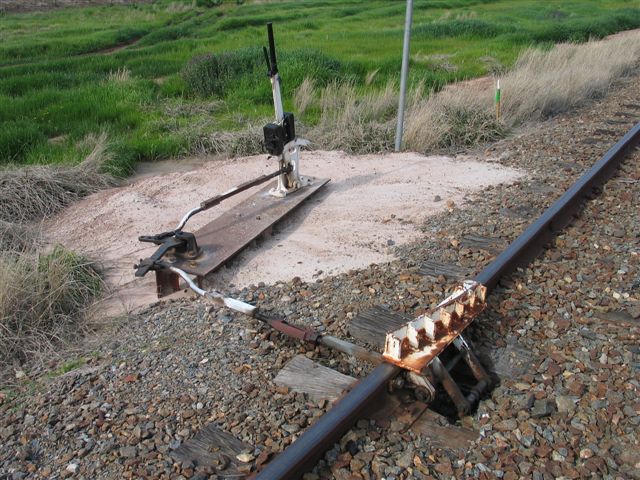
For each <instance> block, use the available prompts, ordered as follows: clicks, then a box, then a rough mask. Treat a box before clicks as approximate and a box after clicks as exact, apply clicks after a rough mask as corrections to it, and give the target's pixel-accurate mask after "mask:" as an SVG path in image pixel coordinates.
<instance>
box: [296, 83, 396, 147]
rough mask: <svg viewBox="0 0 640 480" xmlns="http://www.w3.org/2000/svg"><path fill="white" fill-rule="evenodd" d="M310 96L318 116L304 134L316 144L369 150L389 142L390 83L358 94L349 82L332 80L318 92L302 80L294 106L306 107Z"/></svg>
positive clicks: (393, 102) (393, 100)
mask: <svg viewBox="0 0 640 480" xmlns="http://www.w3.org/2000/svg"><path fill="white" fill-rule="evenodd" d="M310 85H311V86H310ZM310 99H311V100H310ZM313 99H317V100H316V101H317V102H318V104H319V109H320V118H319V120H318V122H317V124H316V125H315V126H314V127H312V128H311V129H310V130H309V131H308V132H306V135H308V137H309V138H310V139H311V140H312V142H313V143H314V146H315V147H319V148H324V149H328V150H344V151H346V152H350V153H370V152H380V151H385V150H388V149H389V148H390V146H391V145H392V143H393V131H394V127H393V116H394V115H395V110H396V108H397V105H396V104H397V94H396V88H395V87H394V84H393V83H388V84H387V85H386V86H385V88H384V89H382V90H381V91H378V92H367V93H361V92H359V91H358V89H357V88H356V87H355V86H354V85H353V84H352V83H349V82H343V83H338V82H332V83H330V84H329V85H327V86H326V87H325V88H324V89H322V91H321V92H317V91H315V88H313V85H312V84H310V83H308V82H307V81H305V82H303V83H302V85H301V88H300V89H298V91H297V92H296V95H295V96H294V101H295V102H296V108H299V107H301V106H303V107H304V106H305V105H304V104H305V103H306V106H308V105H309V104H311V101H312V100H313ZM303 110H304V108H303Z"/></svg>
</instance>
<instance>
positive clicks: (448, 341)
mask: <svg viewBox="0 0 640 480" xmlns="http://www.w3.org/2000/svg"><path fill="white" fill-rule="evenodd" d="M267 31H268V37H269V50H268V51H267V49H266V48H264V49H263V50H264V55H265V60H266V63H267V66H268V74H269V78H270V80H271V86H272V93H273V102H274V105H275V114H276V120H275V122H273V123H269V124H267V125H265V126H264V129H263V131H264V147H265V150H266V151H267V152H268V153H269V154H270V155H271V156H274V157H276V158H277V160H278V167H279V168H278V170H277V171H275V172H273V173H270V174H267V175H263V176H262V177H259V178H256V179H254V180H251V181H249V182H246V183H244V184H242V185H239V186H237V187H235V188H233V189H231V190H229V191H228V192H225V193H223V194H220V195H217V196H215V197H212V198H210V199H208V200H205V201H204V202H202V203H201V204H200V206H199V207H196V208H194V209H192V210H190V211H189V212H187V214H186V215H185V216H184V217H183V218H182V220H181V221H180V223H179V224H178V226H177V227H176V229H175V230H172V231H169V232H164V233H161V234H158V235H154V236H143V237H140V241H143V242H152V243H155V244H157V245H160V247H159V248H158V250H157V251H156V252H155V253H154V254H153V255H152V256H151V257H149V258H147V259H145V260H141V261H140V264H139V265H136V269H137V270H136V276H144V275H145V274H146V273H148V272H149V271H150V270H154V271H156V274H158V273H162V272H164V273H165V274H166V273H170V274H173V275H175V276H176V278H178V277H179V278H182V279H183V280H184V281H185V282H186V284H187V285H188V286H189V288H191V289H192V290H193V291H194V292H196V293H197V294H198V295H201V296H203V297H206V298H208V299H210V300H212V301H213V302H214V303H217V304H219V305H221V306H225V307H227V308H229V309H231V310H234V311H236V312H240V313H243V314H246V315H249V316H251V317H253V318H256V319H258V320H260V321H262V322H264V323H266V324H268V325H269V326H270V327H272V328H274V329H276V330H278V331H280V332H282V333H284V334H286V335H288V336H291V337H294V338H297V339H299V340H302V341H305V342H309V343H312V344H323V345H325V346H327V347H329V348H333V349H336V350H338V351H341V352H343V353H346V354H348V355H352V356H355V357H357V358H359V359H361V360H365V361H368V362H371V363H374V364H379V363H381V362H383V361H387V362H390V363H393V364H395V365H398V366H400V367H401V368H403V369H404V370H405V375H404V376H403V377H402V378H396V379H395V380H394V381H393V382H392V383H393V384H392V385H390V388H394V387H395V386H400V385H404V386H410V387H412V388H413V389H414V390H415V392H416V394H417V396H418V398H420V399H421V400H424V401H426V402H430V401H431V400H433V399H434V398H435V396H436V389H435V387H434V384H440V385H442V387H443V388H444V390H445V391H446V393H447V395H448V396H449V397H450V398H451V399H452V400H453V403H454V404H455V406H456V409H457V412H458V414H460V415H464V414H466V413H467V412H468V411H469V410H470V409H471V407H472V405H473V404H474V403H475V402H477V401H478V399H479V398H480V396H481V395H482V393H483V392H484V391H485V390H487V389H488V388H489V387H490V386H491V383H492V382H491V378H490V376H489V375H488V374H487V372H486V371H485V370H484V368H483V367H482V365H481V364H480V362H479V360H478V359H477V357H476V356H475V354H474V353H473V351H472V349H471V347H470V346H469V344H468V343H467V341H466V340H465V339H464V338H463V336H462V333H463V331H464V330H465V329H466V328H467V327H468V326H469V325H470V324H471V323H472V321H473V319H474V318H475V317H476V316H477V315H478V314H479V313H480V312H482V311H483V310H484V308H485V306H486V303H485V300H486V293H487V289H486V288H485V287H484V286H483V285H481V284H480V283H477V282H476V281H473V280H466V281H464V282H463V283H462V284H461V285H459V286H458V287H457V288H455V289H454V291H453V293H452V294H451V295H449V296H448V297H447V298H445V299H444V300H443V301H442V302H440V303H439V304H438V305H436V306H435V307H434V308H432V309H431V310H429V311H428V313H425V314H423V315H420V316H418V317H417V318H415V319H414V320H411V321H409V322H407V323H405V324H403V325H400V326H399V328H396V329H395V330H392V331H390V332H388V333H387V334H386V339H385V345H384V352H383V353H382V354H380V353H378V352H375V351H371V350H369V349H367V348H364V347H361V346H359V345H355V344H353V343H350V342H347V341H345V340H342V339H339V338H336V337H333V336H331V335H327V334H325V333H321V332H317V331H313V330H309V329H306V328H303V327H299V326H296V325H292V324H289V323H287V322H286V321H285V320H280V319H274V318H269V317H268V316H265V315H264V314H263V313H261V312H259V311H258V308H257V307H256V306H254V305H251V304H248V303H245V302H242V301H240V300H237V299H234V298H229V297H225V296H224V295H223V294H222V293H220V292H216V291H213V290H204V289H202V288H201V285H199V284H196V282H195V281H194V280H193V278H191V276H190V275H189V274H188V272H186V271H184V270H183V269H181V268H178V266H176V264H173V263H172V262H171V261H170V260H171V259H172V258H176V257H178V258H181V259H183V260H184V259H190V258H197V257H198V255H200V248H199V246H198V244H197V242H196V238H195V236H194V235H193V234H192V233H188V232H184V231H183V227H184V226H185V224H186V222H187V220H188V219H189V218H190V217H191V216H193V215H195V214H196V213H199V212H202V211H204V210H207V209H209V208H211V207H213V206H215V205H218V204H219V203H220V202H221V201H223V200H224V199H226V198H229V197H231V196H232V195H235V194H237V193H239V192H242V191H244V190H246V189H248V188H251V187H253V186H256V185H259V184H261V183H264V182H266V181H267V180H269V179H271V178H274V177H277V178H278V181H277V185H276V186H275V187H274V188H271V189H269V192H268V193H269V195H270V196H272V197H276V198H285V197H286V196H287V195H289V194H291V193H292V192H295V191H296V190H298V189H300V188H302V187H304V186H305V185H308V184H310V183H312V182H313V181H314V179H312V178H305V177H303V176H301V175H300V174H299V147H300V146H302V145H305V144H306V143H307V142H306V140H301V139H298V138H296V135H295V125H294V117H293V114H291V113H287V112H284V111H283V108H282V98H281V94H280V76H279V74H278V67H277V62H276V51H275V43H274V37H273V28H272V25H271V24H270V23H269V24H267ZM167 257H169V259H167ZM177 265H180V264H177ZM450 347H451V348H450ZM461 360H462V361H463V363H464V364H466V365H467V367H468V370H469V371H470V372H471V375H470V376H471V377H472V378H467V379H466V381H465V390H466V394H464V393H463V392H462V390H461V388H460V386H459V385H458V383H457V382H456V381H455V380H454V379H453V377H452V376H451V373H450V372H451V371H453V370H454V369H455V368H456V365H457V364H459V363H460V361H461ZM467 377H469V375H467ZM398 380H399V382H398ZM469 380H471V381H472V382H473V383H471V384H470V383H469ZM394 382H395V383H394Z"/></svg>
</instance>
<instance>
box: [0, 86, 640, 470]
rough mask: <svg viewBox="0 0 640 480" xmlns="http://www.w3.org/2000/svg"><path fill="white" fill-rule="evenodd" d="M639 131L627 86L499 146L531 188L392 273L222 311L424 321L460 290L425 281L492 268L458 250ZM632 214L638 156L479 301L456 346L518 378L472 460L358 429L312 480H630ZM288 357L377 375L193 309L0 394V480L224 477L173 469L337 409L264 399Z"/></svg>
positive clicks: (480, 420)
mask: <svg viewBox="0 0 640 480" xmlns="http://www.w3.org/2000/svg"><path fill="white" fill-rule="evenodd" d="M639 117H640V76H633V77H631V78H628V79H625V80H623V81H621V82H620V83H619V84H618V85H617V88H616V89H615V91H613V90H612V93H611V94H610V95H608V96H607V97H606V98H604V99H601V100H599V101H596V102H593V103H591V104H589V105H587V106H585V107H584V108H582V109H580V110H579V111H577V112H572V113H570V114H565V115H560V116H558V117H556V118H554V119H552V120H549V121H547V122H545V123H542V124H539V125H535V126H531V127H527V128H523V129H522V132H521V133H520V134H518V135H517V136H515V137H513V138H510V139H507V140H504V141H501V142H499V143H497V144H494V145H492V146H491V147H490V148H489V149H488V150H487V151H486V152H485V154H486V156H487V158H488V159H490V160H489V161H494V162H499V163H501V164H504V165H507V166H511V167H515V168H519V169H525V170H526V171H527V172H528V175H529V176H528V177H527V179H526V180H521V181H519V182H517V183H515V184H512V185H499V186H494V187H490V188H488V189H486V190H485V191H483V192H482V193H481V194H478V195H473V196H469V197H468V198H467V202H466V203H465V204H464V205H458V206H456V205H450V206H449V208H448V211H447V212H445V213H443V214H441V215H439V216H437V217H435V218H433V219H431V220H429V221H428V222H427V224H425V225H424V227H423V230H424V234H425V238H424V240H423V241H421V242H418V243H415V244H411V245H409V246H403V247H400V248H397V250H396V253H397V258H398V259H397V260H395V261H393V262H391V263H389V264H384V265H371V266H370V267H368V268H366V269H361V270H356V271H350V272H347V273H344V274H341V275H337V276H334V277H329V278H325V279H321V280H318V281H315V282H309V283H307V282H303V281H301V280H300V279H293V280H292V281H289V282H279V283H276V284H275V285H264V284H257V285H255V286H252V287H249V288H246V289H244V290H242V291H237V292H232V293H233V294H234V295H236V296H237V297H239V298H242V299H244V300H247V301H252V302H255V303H256V304H257V305H258V306H259V307H260V308H261V309H262V310H264V311H267V312H269V311H271V312H274V314H275V313H278V314H281V315H284V316H285V317H286V318H287V320H288V321H290V322H292V323H298V324H301V325H305V326H312V327H314V328H317V329H319V330H325V331H328V332H330V333H331V334H333V335H336V336H340V337H342V338H348V333H347V332H348V322H349V320H350V319H351V318H353V317H354V315H356V314H357V313H358V312H361V311H364V310H366V309H367V308H369V307H371V306H373V305H383V306H386V307H388V308H390V309H391V310H394V311H398V312H402V313H407V314H410V315H417V314H420V313H422V312H424V311H425V309H427V308H428V307H430V306H431V305H433V304H434V303H436V302H437V301H439V300H441V299H442V297H443V296H444V295H445V294H446V293H447V292H448V291H449V290H450V289H451V288H452V287H453V286H455V283H454V282H449V281H446V279H444V278H443V277H441V278H432V277H427V276H423V275H421V274H419V272H418V271H419V268H420V265H422V264H423V263H424V262H425V261H427V260H433V261H438V262H440V263H446V264H455V265H459V266H461V267H464V268H466V269H468V270H469V271H470V272H472V273H473V272H478V271H479V270H480V269H481V268H482V267H483V266H484V265H486V264H487V263H488V262H490V261H491V259H492V258H493V256H494V255H495V253H494V252H490V251H487V250H486V249H485V250H481V249H478V248H475V247H473V246H471V247H470V246H468V245H467V244H466V243H465V242H464V237H465V236H469V235H475V236H483V237H492V238H495V239H497V240H501V241H503V242H504V243H506V242H509V241H511V240H513V239H514V238H515V237H517V235H518V234H519V233H521V232H522V230H523V229H524V228H526V226H527V225H528V224H529V223H530V222H531V221H532V220H534V219H535V218H536V217H537V216H538V215H539V214H540V213H541V211H542V210H543V209H544V208H545V207H547V206H548V205H550V204H551V203H552V202H553V201H554V200H555V199H556V198H558V197H559V196H560V195H561V194H562V193H563V192H564V190H566V189H567V188H568V187H569V186H570V185H571V183H573V182H574V181H575V180H576V179H577V178H578V176H579V175H580V174H581V173H582V172H584V171H585V170H586V169H587V168H588V167H590V166H591V165H592V164H593V163H594V162H595V161H596V160H597V159H599V158H600V157H601V156H602V155H603V154H604V153H605V152H606V151H607V150H608V148H609V147H610V146H611V145H613V143H614V142H615V141H616V140H618V139H619V138H620V137H621V136H622V135H623V134H624V133H625V132H626V131H627V130H628V129H629V128H630V127H631V126H633V124H634V123H635V122H636V121H637V119H638V118H639ZM639 201H640V153H639V152H638V151H635V152H634V153H633V154H631V155H630V156H628V157H627V159H626V160H625V162H624V164H623V166H622V168H621V169H620V171H619V172H618V173H617V175H616V176H614V177H613V178H612V179H611V180H610V181H609V182H608V183H607V184H606V186H605V187H604V189H603V192H602V194H601V195H600V196H598V197H596V198H594V199H593V200H591V201H589V202H588V203H587V204H586V206H585V209H584V211H583V212H582V214H581V215H580V217H579V218H578V219H577V220H576V221H575V222H574V223H573V224H572V225H571V226H570V227H569V228H567V229H566V230H565V231H564V232H562V233H561V234H560V235H559V236H558V237H557V239H556V240H555V241H554V242H553V245H552V246H551V248H550V249H549V250H547V251H545V252H544V254H542V255H541V256H540V257H539V259H537V260H535V261H534V262H533V264H532V265H531V266H530V267H527V268H524V269H521V270H519V271H518V272H516V273H515V274H514V275H513V276H511V277H510V278H509V279H507V280H505V281H504V282H502V283H501V285H500V286H499V287H498V288H497V289H496V290H495V291H494V293H493V294H492V295H491V297H490V298H489V308H488V309H487V311H486V312H485V313H483V314H482V315H481V316H480V317H479V318H478V319H477V321H476V323H475V324H474V325H473V327H472V329H471V331H470V332H469V334H468V335H469V337H470V338H471V339H472V340H473V341H474V343H475V345H476V346H477V347H478V349H479V351H480V352H481V356H482V358H483V359H484V360H485V361H486V362H487V363H488V364H496V365H498V364H500V362H501V360H502V359H503V356H504V355H506V354H507V353H505V352H510V351H514V350H518V351H523V352H526V354H527V355H528V356H529V358H530V359H531V360H530V362H529V363H528V365H527V368H526V369H525V370H524V371H521V372H517V374H514V375H512V376H510V377H509V376H503V377H502V378H501V382H500V385H499V386H497V387H496V388H495V389H494V390H493V391H492V392H491V394H490V395H489V396H488V397H487V398H485V399H483V400H482V401H481V403H480V405H479V407H478V410H477V411H476V412H475V413H474V414H473V415H471V416H469V417H466V418H465V419H463V420H462V423H463V424H464V425H466V426H469V427H472V428H475V429H477V430H478V431H479V432H480V438H479V439H478V440H477V442H475V443H474V444H472V445H470V446H469V448H467V449H464V450H452V449H442V448H435V447H432V446H431V445H430V442H429V440H428V439H427V438H423V437H420V436H417V435H415V434H413V433H412V432H411V431H408V432H404V433H402V432H397V431H393V430H394V429H389V428H385V425H384V422H382V424H376V423H375V422H370V421H359V422H358V423H357V425H356V427H355V428H354V429H353V430H351V431H350V432H349V433H348V434H347V435H346V436H345V438H343V440H342V441H341V442H340V444H338V445H336V447H335V448H334V449H333V450H332V451H330V452H329V453H328V454H327V455H326V457H325V460H323V461H321V462H320V464H319V465H318V467H317V468H316V469H315V470H314V472H312V473H309V474H307V476H306V478H307V479H309V480H310V479H314V478H335V479H340V480H341V479H382V478H385V479H408V478H417V479H421V478H433V477H435V478H464V477H468V478H496V477H497V478H504V479H513V478H521V477H526V478H535V479H547V478H549V479H551V478H560V477H564V478H590V477H593V478H611V479H617V478H640V474H639V473H638V472H640V453H639V452H640V445H639V444H638V441H639V439H638V431H639V430H640V428H639V427H640V402H639V401H638V390H639V389H640V383H639V382H640V375H639V372H638V366H639V354H640V350H639V348H638V343H639V342H638V336H639V334H640V245H639V243H640V242H639V238H640V218H639V215H638V205H639V203H640V202H639ZM390 221H396V219H390ZM398 221H399V220H398ZM298 353H303V354H306V355H307V356H308V357H309V358H312V359H313V360H314V361H316V362H319V363H322V364H324V365H326V366H329V367H332V368H334V369H336V370H339V371H340V372H342V373H345V374H349V375H352V376H356V377H361V376H363V375H365V374H366V373H367V372H368V371H369V370H370V368H371V366H369V365H366V364H362V363H361V362H358V361H356V360H354V359H351V358H347V357H345V356H341V355H337V354H334V353H333V352H330V351H328V350H326V349H324V348H320V347H318V348H315V349H310V348H308V347H306V346H304V345H301V344H299V343H296V342H294V341H292V340H287V339H285V338H284V337H282V336H281V335H279V334H277V333H275V332H272V331H269V330H268V329H267V328H266V327H264V326H263V325H262V324H260V323H259V322H257V321H255V320H251V319H248V318H245V317H242V316H240V315H234V314H232V313H230V312H228V311H225V310H221V309H219V308H218V307H214V306H211V305H208V304H206V303H204V302H202V301H200V300H182V301H177V302H173V303H169V304H160V305H156V306H153V307H151V308H149V309H147V310H146V311H144V312H142V313H141V314H139V315H136V316H133V317H132V318H130V319H129V320H128V321H127V323H126V324H125V325H122V326H121V327H120V328H119V329H118V330H117V331H116V332H111V333H110V334H109V337H108V338H106V339H104V340H103V341H102V343H101V345H100V346H99V347H98V348H96V349H95V350H94V352H93V354H92V355H89V356H87V357H86V361H85V364H84V365H83V366H82V367H80V368H77V369H76V370H72V371H71V372H68V373H65V374H62V375H53V376H47V375H44V376H40V377H37V378H35V377H33V375H31V378H29V377H27V378H23V379H21V380H20V381H19V382H20V383H19V385H18V386H17V387H16V388H15V389H14V391H15V392H14V391H11V392H9V391H3V396H2V402H3V403H2V404H1V405H0V462H1V463H0V478H3V477H2V475H4V476H5V477H6V478H11V479H14V478H15V479H20V478H84V479H92V478H121V477H124V478H172V479H173V478H175V479H178V478H192V477H196V478H218V477H216V476H215V475H216V471H223V470H224V469H223V467H224V460H223V459H221V465H220V468H219V469H218V470H216V468H211V467H210V468H208V469H207V470H206V471H205V470H203V469H202V468H199V467H198V466H197V465H189V464H187V465H181V464H179V463H175V462H174V461H173V460H172V458H171V456H170V452H171V450H173V449H176V448H177V447H178V446H180V445H181V444H182V443H183V442H184V441H186V440H187V439H189V438H192V437H193V435H195V433H196V432H198V431H199V430H200V429H202V428H203V427H204V425H206V424H207V423H209V422H215V423H216V424H217V425H218V426H219V427H220V428H221V429H222V430H224V431H226V432H229V433H232V434H233V435H235V436H236V437H237V438H238V439H240V440H241V441H243V442H245V443H247V444H249V445H254V446H255V447H256V449H255V450H254V451H252V452H250V454H251V456H254V457H258V456H259V455H260V454H263V457H266V454H265V453H264V452H278V451H280V450H282V449H283V448H285V447H286V446H287V445H288V444H289V443H290V442H291V441H292V440H294V439H295V438H296V437H297V436H299V435H300V433H301V432H302V431H303V430H304V428H305V427H307V426H308V425H310V424H311V423H313V422H314V421H315V419H317V418H318V417H319V416H320V415H321V414H322V413H324V412H325V411H326V410H327V409H328V408H329V407H330V406H329V405H328V404H326V402H312V401H310V400H308V399H307V398H305V396H304V395H302V394H297V393H293V392H289V391H287V390H286V389H283V388H282V387H277V386H276V385H275V384H274V383H273V378H274V377H275V375H276V374H277V372H278V371H279V370H280V368H282V366H284V364H285V363H286V362H287V361H288V360H289V359H291V358H292V357H293V356H295V355H296V354H298ZM219 478H224V477H223V476H220V477H219Z"/></svg>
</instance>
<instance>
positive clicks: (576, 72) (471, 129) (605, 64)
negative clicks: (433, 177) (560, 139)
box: [404, 33, 640, 152]
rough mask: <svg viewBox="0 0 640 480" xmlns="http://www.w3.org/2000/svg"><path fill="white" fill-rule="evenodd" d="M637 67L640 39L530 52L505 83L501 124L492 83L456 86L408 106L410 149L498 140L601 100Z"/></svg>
mask: <svg viewBox="0 0 640 480" xmlns="http://www.w3.org/2000/svg"><path fill="white" fill-rule="evenodd" d="M639 62H640V34H638V33H627V34H624V35H620V36H616V37H614V38H609V39H605V40H598V41H589V42H587V43H584V44H560V45H557V46H556V47H555V48H553V49H551V50H548V51H543V50H538V49H533V48H530V49H527V50H525V51H524V52H523V53H522V54H521V55H520V57H519V58H518V60H517V62H516V63H515V65H514V66H513V68H512V69H511V70H509V71H508V72H507V73H506V74H505V75H504V76H502V77H501V82H500V83H501V89H502V115H501V119H500V121H499V122H498V121H497V120H496V118H495V113H494V112H495V110H494V103H493V99H494V87H493V82H467V83H465V84H462V85H459V86H456V85H453V86H450V87H447V88H445V89H444V90H442V91H441V92H438V93H432V94H431V95H429V96H428V97H426V98H422V99H420V98H414V99H413V101H412V102H411V103H410V105H409V108H408V111H407V117H406V123H405V137H404V140H405V145H406V148H408V149H410V150H416V151H420V152H428V151H431V150H434V149H440V148H446V147H451V146H453V147H458V146H466V145H472V144H475V143H483V142H487V141H491V140H494V139H496V138H499V137H500V136H502V135H503V134H504V132H505V131H506V130H508V129H509V128H512V127H516V126H518V125H522V124H523V123H526V122H529V121H534V120H540V119H544V118H547V117H549V116H552V115H556V114H558V113H561V112H565V111H567V110H570V109H571V108H575V107H577V106H579V105H581V104H584V103H585V102H586V101H589V100H592V99H594V98H597V97H599V96H602V95H603V94H605V93H606V92H607V91H608V90H609V88H610V87H611V84H612V83H613V82H614V81H615V80H616V79H618V78H620V77H621V76H624V75H625V74H627V73H629V72H630V71H632V70H634V69H636V68H638V65H639ZM414 97H415V96H414Z"/></svg>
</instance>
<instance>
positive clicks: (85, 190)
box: [0, 133, 115, 223]
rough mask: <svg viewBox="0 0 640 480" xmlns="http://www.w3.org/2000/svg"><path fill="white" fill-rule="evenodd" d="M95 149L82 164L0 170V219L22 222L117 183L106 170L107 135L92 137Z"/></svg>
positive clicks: (45, 214) (107, 156)
mask: <svg viewBox="0 0 640 480" xmlns="http://www.w3.org/2000/svg"><path fill="white" fill-rule="evenodd" d="M88 141H90V142H91V143H93V149H92V150H91V152H90V153H89V155H87V157H86V158H85V159H84V160H83V161H82V162H81V163H80V164H78V165H72V166H69V165H63V166H55V165H37V166H28V167H19V168H4V169H1V170H0V220H3V221H5V222H11V223H22V222H26V221H29V220H33V219H36V218H41V217H46V216H48V215H51V214H53V213H55V212H57V211H59V210H60V209H61V208H63V207H65V206H66V205H68V204H69V203H71V202H72V201H74V200H77V199H79V198H81V197H83V196H86V195H88V194H90V193H93V192H96V191H98V190H101V189H104V188H106V187H108V186H111V185H113V184H114V182H115V180H114V178H113V177H112V176H110V175H108V174H106V173H104V172H103V171H102V166H103V165H104V163H105V162H106V160H107V159H108V158H109V152H108V150H107V136H106V134H104V133H103V134H101V135H99V136H97V137H94V138H92V139H90V140H88Z"/></svg>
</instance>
